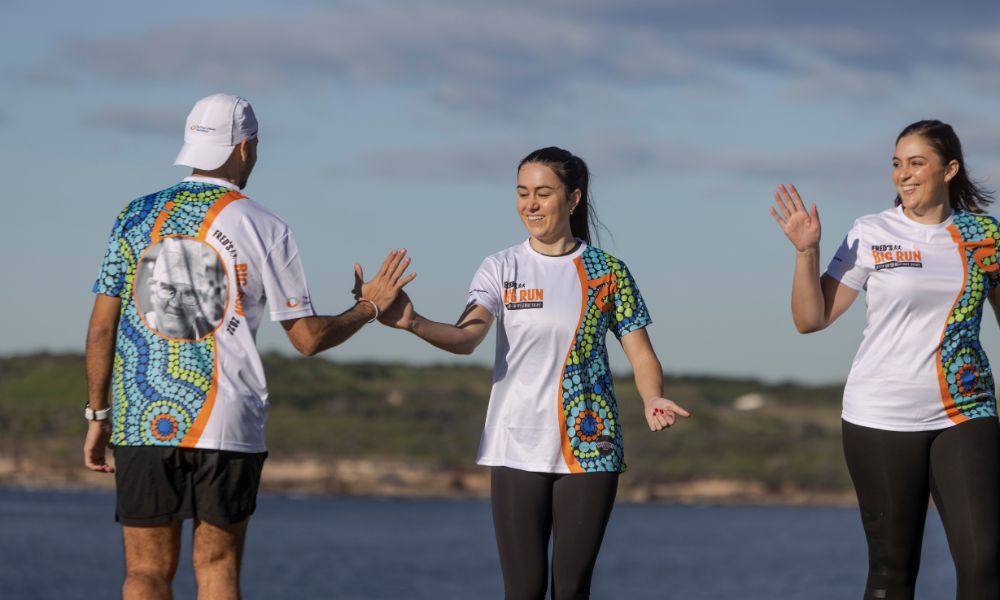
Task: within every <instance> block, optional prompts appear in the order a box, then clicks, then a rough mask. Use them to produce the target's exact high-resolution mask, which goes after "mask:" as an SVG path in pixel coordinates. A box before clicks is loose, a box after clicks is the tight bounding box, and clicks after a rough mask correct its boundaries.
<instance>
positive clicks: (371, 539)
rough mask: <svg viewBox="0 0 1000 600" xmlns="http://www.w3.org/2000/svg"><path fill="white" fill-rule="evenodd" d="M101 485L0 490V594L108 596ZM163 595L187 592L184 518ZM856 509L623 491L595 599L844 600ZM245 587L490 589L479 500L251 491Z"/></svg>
mask: <svg viewBox="0 0 1000 600" xmlns="http://www.w3.org/2000/svg"><path fill="white" fill-rule="evenodd" d="M113 515H114V497H113V495H112V494H111V493H108V492H91V491H72V492H52V491H30V490H13V489H0V598H3V599H5V600H6V599H17V600H21V599H25V600H27V599H36V598H37V599H60V600H64V599H66V600H69V599H75V598H79V599H87V600H92V599H103V598H115V597H118V596H119V593H120V592H119V590H120V586H121V580H122V573H123V569H122V551H121V535H120V528H119V527H118V525H117V524H116V523H115V522H114V521H113ZM184 540H185V544H184V547H183V549H182V553H183V555H182V558H181V566H180V569H179V571H178V574H177V578H176V580H175V582H174V595H175V598H178V599H184V598H194V597H195V587H194V575H193V573H192V571H191V567H190V558H189V557H190V528H186V529H185V532H184ZM866 560H867V559H866V552H865V542H864V534H863V532H862V530H861V525H860V520H859V518H858V516H857V513H856V511H855V509H846V508H844V509H842V508H814V507H731V506H673V505H640V504H627V503H621V504H619V505H618V506H617V507H616V508H615V512H614V514H613V515H612V517H611V523H610V525H609V528H608V533H607V535H606V537H605V541H604V545H603V547H602V550H601V556H600V559H599V561H598V565H597V571H596V573H595V576H594V586H593V594H592V598H594V600H601V599H615V600H618V599H622V600H646V599H654V598H655V599H657V600H662V599H671V598H676V599H685V600H692V599H705V600H724V599H733V600H773V599H775V598H782V599H790V598H801V599H803V600H844V599H851V598H860V597H861V593H862V590H863V587H864V578H865V565H866ZM242 582H243V596H244V598H247V599H255V598H268V599H270V598H276V599H286V598H289V599H291V598H294V599H309V598H332V599H345V600H355V599H356V600H401V599H413V600H422V599H427V600H430V599H435V600H440V599H456V600H459V599H481V598H502V596H503V594H502V590H503V585H502V581H501V576H500V568H499V564H498V561H497V556H496V547H495V545H494V541H493V532H492V524H491V520H490V510H489V504H488V503H487V502H485V501H476V500H399V499H373V498H331V497H290V496H277V495H262V496H261V497H260V499H259V503H258V509H257V513H256V515H255V516H254V517H253V519H252V521H251V525H250V530H249V536H248V541H247V548H246V554H245V558H244V572H243V579H242ZM954 585H955V584H954V573H953V567H952V564H951V557H950V555H949V553H948V548H947V544H946V542H945V539H944V533H943V531H942V528H941V525H940V520H939V518H938V516H937V514H936V513H934V512H933V511H932V512H930V513H929V515H928V523H927V532H926V534H925V543H924V554H923V564H922V567H921V575H920V580H919V588H918V594H917V597H918V598H920V599H922V600H941V599H944V598H949V597H954Z"/></svg>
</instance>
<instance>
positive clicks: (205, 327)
mask: <svg viewBox="0 0 1000 600" xmlns="http://www.w3.org/2000/svg"><path fill="white" fill-rule="evenodd" d="M133 294H134V296H135V305H136V309H137V310H138V311H139V316H140V317H141V318H142V321H143V322H144V323H145V324H146V327H149V328H150V329H151V330H152V331H153V332H154V333H156V334H157V335H158V336H160V337H162V338H165V339H168V340H171V341H182V342H197V341H200V340H202V339H204V338H206V337H208V336H210V335H212V334H213V333H215V331H216V330H217V329H218V328H219V326H220V325H222V321H223V319H224V318H225V315H226V309H227V308H228V306H229V275H228V274H227V273H226V267H225V265H224V264H223V262H222V257H221V256H219V253H218V251H216V249H215V248H213V247H212V246H211V245H209V244H207V243H205V242H203V241H201V240H198V239H195V238H192V237H187V236H181V235H172V236H169V237H165V238H163V239H161V240H159V241H157V242H156V243H155V244H153V245H151V246H150V247H149V248H147V249H146V251H145V252H143V254H142V258H140V259H139V265H138V267H137V268H136V275H135V284H134V286H133Z"/></svg>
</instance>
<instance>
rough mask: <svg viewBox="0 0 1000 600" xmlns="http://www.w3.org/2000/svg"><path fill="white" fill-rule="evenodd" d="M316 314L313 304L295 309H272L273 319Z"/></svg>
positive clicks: (278, 319) (283, 319)
mask: <svg viewBox="0 0 1000 600" xmlns="http://www.w3.org/2000/svg"><path fill="white" fill-rule="evenodd" d="M314 316H316V309H315V308H313V307H312V306H307V307H304V308H296V309H295V310H272V311H271V320H272V321H287V320H288V319H301V318H302V317H314Z"/></svg>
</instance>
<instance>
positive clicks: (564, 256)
mask: <svg viewBox="0 0 1000 600" xmlns="http://www.w3.org/2000/svg"><path fill="white" fill-rule="evenodd" d="M574 239H576V241H577V242H578V243H579V246H577V247H576V249H575V250H573V251H572V252H570V253H569V254H560V255H559V256H551V255H549V254H542V253H541V252H539V251H538V250H535V249H534V248H532V247H531V238H530V237H529V238H528V239H526V240H524V243H523V244H521V245H522V246H524V248H525V249H526V250H527V251H528V253H529V254H531V255H532V256H534V257H536V258H538V259H539V260H572V259H574V258H576V257H577V256H580V255H581V254H583V250H584V248H586V247H587V242H585V241H583V240H581V239H580V238H574Z"/></svg>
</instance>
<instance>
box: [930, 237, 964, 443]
mask: <svg viewBox="0 0 1000 600" xmlns="http://www.w3.org/2000/svg"><path fill="white" fill-rule="evenodd" d="M948 233H950V234H951V239H952V241H954V242H955V243H956V244H957V245H958V254H959V255H960V256H961V257H962V287H960V288H958V296H957V297H956V298H955V302H954V304H952V305H951V311H949V312H948V319H950V318H951V316H952V315H954V314H955V308H956V307H957V306H958V303H959V302H960V301H961V300H962V294H963V293H964V292H965V286H966V285H967V284H968V282H969V258H968V257H967V256H966V255H965V245H966V244H965V242H963V241H962V234H960V233H959V232H958V228H957V227H955V225H954V224H952V225H948ZM948 319H945V321H944V327H943V328H942V329H941V342H940V343H939V344H938V349H937V352H936V354H937V373H938V385H939V386H940V388H941V402H942V403H943V404H944V413H945V414H946V415H948V418H949V419H951V420H952V422H953V423H955V424H956V425H957V424H958V423H964V422H966V421H968V420H969V417H967V416H965V415H963V414H962V413H961V412H959V410H958V407H957V406H955V399H954V398H952V397H951V390H950V389H949V388H948V380H947V379H946V378H945V374H944V361H943V359H942V357H941V346H943V345H944V334H945V332H947V331H948Z"/></svg>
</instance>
